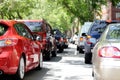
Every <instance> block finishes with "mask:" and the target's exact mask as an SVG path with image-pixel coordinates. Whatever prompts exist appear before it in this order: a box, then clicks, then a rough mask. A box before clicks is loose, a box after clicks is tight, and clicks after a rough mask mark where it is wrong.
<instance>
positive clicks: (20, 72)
mask: <svg viewBox="0 0 120 80" xmlns="http://www.w3.org/2000/svg"><path fill="white" fill-rule="evenodd" d="M16 75H17V77H16V78H17V79H18V80H22V79H23V78H24V75H25V61H24V58H23V57H21V58H20V62H19V67H18V70H17V73H16Z"/></svg>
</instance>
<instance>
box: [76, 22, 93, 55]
mask: <svg viewBox="0 0 120 80" xmlns="http://www.w3.org/2000/svg"><path fill="white" fill-rule="evenodd" d="M92 23H93V22H85V23H84V25H82V28H81V29H80V30H79V33H78V40H77V51H79V53H84V40H85V39H86V34H87V33H88V31H89V28H90V27H91V24H92Z"/></svg>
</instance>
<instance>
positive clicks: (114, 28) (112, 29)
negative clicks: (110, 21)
mask: <svg viewBox="0 0 120 80" xmlns="http://www.w3.org/2000/svg"><path fill="white" fill-rule="evenodd" d="M106 38H107V39H120V24H114V25H110V26H109V31H108V34H107V37H106Z"/></svg>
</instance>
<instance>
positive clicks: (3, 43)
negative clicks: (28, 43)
mask: <svg viewBox="0 0 120 80" xmlns="http://www.w3.org/2000/svg"><path fill="white" fill-rule="evenodd" d="M17 42H18V39H15V38H14V39H4V40H0V47H5V46H13V45H16V44H17Z"/></svg>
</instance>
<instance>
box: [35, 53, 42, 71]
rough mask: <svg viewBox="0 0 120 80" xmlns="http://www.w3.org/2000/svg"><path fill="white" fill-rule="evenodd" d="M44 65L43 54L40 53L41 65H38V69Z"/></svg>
mask: <svg viewBox="0 0 120 80" xmlns="http://www.w3.org/2000/svg"><path fill="white" fill-rule="evenodd" d="M42 67H43V55H42V53H40V58H39V65H38V66H37V67H36V69H37V70H41V69H42Z"/></svg>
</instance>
